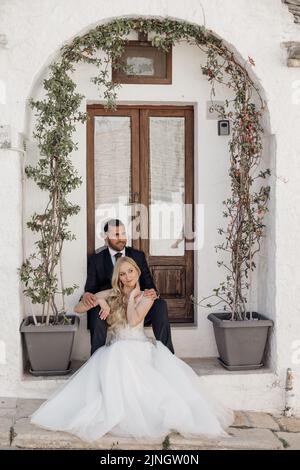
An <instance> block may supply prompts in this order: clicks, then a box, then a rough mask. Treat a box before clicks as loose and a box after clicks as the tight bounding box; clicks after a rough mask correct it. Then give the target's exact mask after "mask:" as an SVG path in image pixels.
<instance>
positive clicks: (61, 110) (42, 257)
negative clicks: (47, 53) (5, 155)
mask: <svg viewBox="0 0 300 470" xmlns="http://www.w3.org/2000/svg"><path fill="white" fill-rule="evenodd" d="M52 68H55V66H53V67H52ZM55 72H56V73H55V74H54V76H53V75H52V77H51V78H50V79H47V80H44V87H45V90H46V97H45V99H44V100H42V101H31V107H32V108H34V109H35V110H36V111H37V113H36V117H37V124H36V128H35V132H34V137H35V138H36V139H37V141H38V146H39V150H40V155H41V157H40V159H39V160H38V162H37V164H36V166H35V167H32V166H30V165H29V166H27V167H26V169H25V172H26V175H27V177H28V178H31V179H33V180H34V182H35V183H36V184H37V186H38V187H39V188H40V189H41V190H42V191H44V192H47V193H48V194H47V196H48V202H47V204H46V207H45V210H44V211H43V212H42V213H34V214H33V215H32V217H31V219H30V221H29V222H27V226H28V227H29V228H30V230H31V231H32V232H33V233H34V234H36V235H37V236H38V239H37V240H36V241H35V247H36V250H35V252H34V253H33V254H31V255H30V256H29V257H28V258H27V259H25V261H24V262H23V264H22V267H21V269H20V278H21V281H22V282H23V285H24V291H23V292H24V293H25V295H26V296H27V297H29V298H30V300H31V302H32V303H33V304H39V305H40V306H41V312H40V315H37V316H36V315H35V314H33V315H32V316H28V317H27V318H25V319H24V320H23V322H22V324H21V327H20V331H21V332H22V334H23V336H24V338H25V343H26V346H27V352H28V356H29V361H30V364H31V369H30V371H31V372H32V373H33V374H35V375H49V374H52V375H53V374H55V375H56V374H64V373H68V372H69V371H70V356H71V351H72V345H73V340H74V335H75V332H76V330H77V328H78V324H79V318H78V317H77V316H76V315H67V314H66V308H65V299H64V297H65V295H70V294H72V293H73V292H74V290H75V289H76V288H77V286H76V285H73V286H72V287H65V286H64V283H63V273H62V264H61V255H62V248H63V244H64V242H65V241H66V240H73V239H74V238H75V236H74V235H73V234H71V233H70V232H69V230H68V219H69V217H71V216H73V215H75V214H77V213H78V212H79V210H80V208H79V206H77V205H74V204H72V203H70V202H69V201H68V200H67V195H68V194H69V193H70V192H71V191H72V190H74V189H75V188H77V187H78V186H79V185H80V184H81V179H80V178H79V177H78V176H77V172H76V170H75V169H74V168H73V166H72V163H71V161H70V159H69V158H68V155H69V154H70V153H71V152H72V151H73V150H74V149H75V148H76V144H74V143H73V142H72V133H73V131H74V130H75V122H76V121H81V122H84V120H85V115H84V114H82V113H80V112H78V111H77V109H78V106H79V104H80V101H81V96H80V95H79V94H76V93H74V87H75V85H74V83H73V82H72V81H71V80H70V79H69V77H68V75H67V73H66V72H65V73H64V71H63V70H59V71H55ZM59 298H60V304H61V305H60V306H58V305H57V304H58V301H59Z"/></svg>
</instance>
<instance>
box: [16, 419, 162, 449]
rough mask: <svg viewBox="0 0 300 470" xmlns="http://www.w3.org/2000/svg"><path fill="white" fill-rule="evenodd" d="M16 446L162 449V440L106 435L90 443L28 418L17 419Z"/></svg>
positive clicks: (24, 447) (35, 447) (31, 447)
mask: <svg viewBox="0 0 300 470" xmlns="http://www.w3.org/2000/svg"><path fill="white" fill-rule="evenodd" d="M12 446H13V447H14V448H22V449H106V450H109V449H126V450H127V449H128V450H130V449H146V450H149V449H154V450H158V449H162V442H161V440H156V441H153V442H151V441H149V440H140V441H138V440H135V439H128V438H119V437H114V436H109V435H106V436H104V437H103V438H101V439H99V441H95V442H93V443H88V442H84V441H81V440H80V439H78V438H76V437H75V436H72V435H70V434H67V433H64V432H59V431H57V432H53V431H48V430H46V429H42V428H40V427H38V426H35V425H33V424H31V423H30V421H29V419H28V418H21V419H19V420H17V422H16V424H15V426H14V436H13V441H12Z"/></svg>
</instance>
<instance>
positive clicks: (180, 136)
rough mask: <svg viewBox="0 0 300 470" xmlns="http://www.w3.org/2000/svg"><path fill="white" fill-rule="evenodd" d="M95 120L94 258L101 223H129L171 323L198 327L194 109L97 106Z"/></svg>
mask: <svg viewBox="0 0 300 470" xmlns="http://www.w3.org/2000/svg"><path fill="white" fill-rule="evenodd" d="M88 114H89V120H88V125H87V155H88V158H87V207H88V211H87V215H88V216H87V218H88V223H87V228H88V233H87V238H88V254H91V253H93V252H94V251H95V248H96V249H97V248H98V246H99V243H98V242H99V240H100V239H99V227H100V224H101V220H99V218H100V219H101V218H102V221H103V220H104V219H107V218H109V217H115V216H116V217H117V218H120V219H121V220H123V221H124V222H125V224H126V225H127V227H128V225H129V226H130V227H131V230H129V233H128V236H129V243H128V244H130V245H132V246H133V247H134V248H137V249H141V250H143V251H144V252H145V254H146V256H147V260H148V263H149V266H150V269H151V272H152V275H153V278H154V281H155V284H156V286H157V288H158V290H159V291H160V294H161V296H162V298H164V299H165V300H166V301H167V303H168V309H169V318H170V321H171V322H176V323H179V322H180V323H191V322H193V320H194V309H193V305H192V303H191V301H190V296H191V294H193V285H194V256H193V249H192V248H191V246H192V245H193V244H192V236H191V235H190V234H191V232H193V223H194V221H193V217H194V216H193V201H194V185H193V181H194V171H193V147H194V142H193V108H192V107H189V106H181V107H175V106H139V107H138V106H118V109H117V111H115V112H111V111H106V110H105V109H104V108H103V107H101V106H99V105H92V106H88ZM117 198H119V199H122V202H123V203H124V208H125V210H124V211H123V205H122V209H121V212H122V213H120V207H119V206H120V205H118V206H116V204H117ZM106 205H107V207H108V210H107V213H105V207H106ZM99 207H100V208H101V210H100V209H99ZM116 208H119V209H118V210H119V212H118V211H117V210H116ZM110 209H111V210H113V212H109V211H110ZM127 209H128V210H127ZM129 222H130V223H129ZM187 227H188V229H187ZM187 233H188V234H189V236H188V238H189V240H188V241H187V239H186V238H187V237H186V234H187ZM97 237H98V239H97Z"/></svg>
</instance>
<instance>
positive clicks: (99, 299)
mask: <svg viewBox="0 0 300 470" xmlns="http://www.w3.org/2000/svg"><path fill="white" fill-rule="evenodd" d="M111 293H112V289H106V290H102V291H100V292H97V293H96V294H95V297H96V301H95V303H94V305H93V307H96V305H100V307H101V308H103V307H104V306H105V304H106V302H105V300H106V299H107V298H108V297H109V296H110V294H111ZM104 302H105V304H104ZM101 304H102V305H101ZM90 308H91V306H90V305H87V304H86V303H85V302H84V301H83V300H81V301H80V302H78V304H77V305H75V307H74V311H75V312H76V313H84V312H86V311H87V310H89V309H90Z"/></svg>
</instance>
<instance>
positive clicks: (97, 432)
mask: <svg viewBox="0 0 300 470" xmlns="http://www.w3.org/2000/svg"><path fill="white" fill-rule="evenodd" d="M232 421H233V413H232V412H231V411H230V410H228V409H225V408H223V407H221V406H218V409H217V408H216V407H215V404H212V403H211V402H210V401H209V400H208V399H207V398H205V396H204V394H203V392H202V391H201V389H200V385H199V381H198V377H197V375H196V374H195V372H194V371H193V369H192V368H191V367H189V366H188V365H187V364H186V363H185V362H183V361H182V360H180V359H179V358H177V357H176V356H174V355H173V354H172V353H171V352H170V351H169V350H168V349H167V348H166V347H165V346H164V345H163V344H162V343H161V342H160V341H157V342H156V343H153V342H151V341H149V340H144V341H137V340H128V339H127V340H126V339H125V340H119V341H116V342H114V343H112V344H111V345H110V346H103V347H102V348H100V349H98V350H97V351H96V352H95V353H94V354H93V355H92V357H91V358H90V359H89V360H88V361H87V362H86V363H85V364H84V365H83V366H82V367H81V368H80V369H79V370H78V371H77V372H76V373H75V374H74V375H73V376H72V377H71V378H70V379H69V381H68V382H67V383H66V384H64V385H63V387H61V388H60V389H59V390H58V391H57V392H56V393H55V394H54V395H53V396H52V397H51V398H50V399H49V400H47V401H46V402H45V403H43V404H42V406H41V407H40V408H39V409H38V410H37V411H36V412H35V413H34V414H33V415H32V417H31V422H32V423H34V424H36V425H39V426H41V427H43V428H46V429H51V430H57V431H65V432H69V433H72V434H74V435H76V436H78V437H79V438H80V439H82V440H85V441H88V442H92V441H94V440H97V439H99V438H100V437H101V436H103V435H105V434H106V433H109V434H112V435H115V436H120V437H121V436H126V437H129V436H130V437H133V438H137V439H139V438H155V439H156V438H162V439H163V438H164V437H165V436H166V435H168V434H169V433H170V432H179V433H180V434H181V435H183V436H186V437H195V436H199V435H205V436H210V437H211V436H218V435H226V432H225V430H224V429H225V428H226V427H227V426H229V425H230V424H231V423H232Z"/></svg>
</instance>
